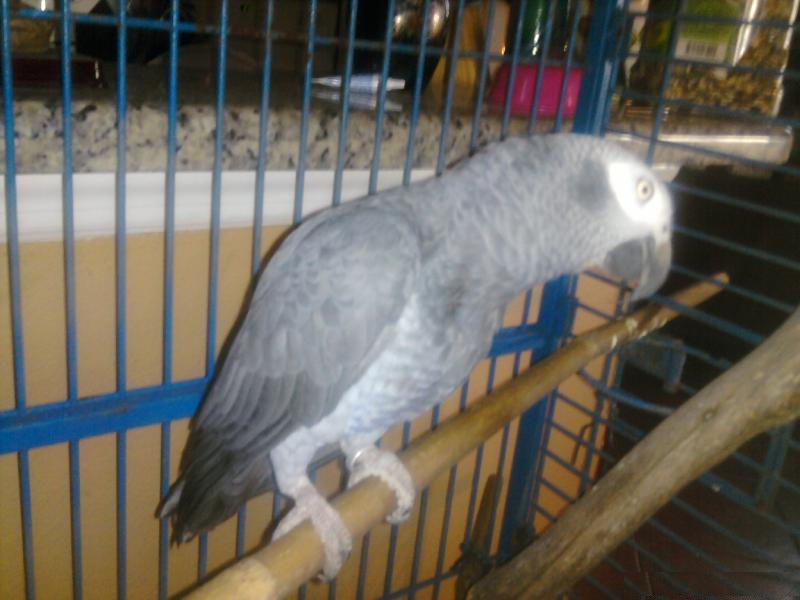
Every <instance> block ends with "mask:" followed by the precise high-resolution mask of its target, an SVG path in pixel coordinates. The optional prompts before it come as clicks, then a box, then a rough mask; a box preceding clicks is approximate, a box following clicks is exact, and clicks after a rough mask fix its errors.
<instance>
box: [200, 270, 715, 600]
mask: <svg viewBox="0 0 800 600" xmlns="http://www.w3.org/2000/svg"><path fill="white" fill-rule="evenodd" d="M716 280H717V282H718V283H716V284H715V283H699V284H696V285H694V286H692V287H689V288H687V289H685V290H683V291H681V292H679V293H677V294H675V295H674V296H672V299H673V300H674V301H675V302H677V303H680V304H683V305H688V306H694V305H697V304H699V303H701V302H703V301H705V300H707V299H708V298H710V297H712V296H713V295H715V294H716V293H718V292H719V291H720V289H721V287H720V284H724V283H727V281H728V278H727V276H726V275H724V274H721V275H718V276H717V277H716ZM677 314H678V313H677V312H676V311H675V310H672V309H670V308H665V307H660V306H656V305H648V306H646V307H645V308H643V309H641V310H638V311H636V312H634V313H632V314H630V315H627V316H626V317H624V318H622V319H620V320H618V321H614V322H611V323H608V324H607V325H604V326H602V327H599V328H597V329H594V330H592V331H590V332H587V333H584V334H582V335H580V336H578V337H576V338H575V339H573V340H572V341H571V342H570V343H569V344H567V345H566V346H565V347H564V348H562V349H561V350H559V351H558V352H556V353H554V354H552V355H551V356H549V357H547V358H545V359H544V360H542V361H541V362H539V363H537V364H536V365H534V366H533V367H531V368H530V369H529V370H528V371H526V372H525V373H523V374H522V375H520V376H519V377H517V378H516V379H514V380H513V381H510V382H508V383H506V384H505V385H503V386H500V387H498V388H497V389H495V391H494V392H492V393H491V394H490V395H489V396H488V397H486V398H485V399H484V400H481V401H480V402H477V403H475V404H472V405H471V406H470V407H469V408H468V409H467V410H466V411H464V412H463V413H462V414H460V415H458V416H456V417H453V418H451V419H448V420H447V421H446V422H444V423H443V424H442V425H440V426H439V427H438V428H437V429H436V430H435V431H433V432H431V433H428V434H426V435H424V436H422V437H421V438H420V439H418V440H416V441H415V442H414V443H413V444H411V445H410V446H409V447H408V449H407V450H405V451H404V452H403V453H402V454H400V459H401V460H402V461H403V464H404V465H405V466H406V468H407V469H408V471H409V473H410V474H411V476H412V478H413V480H414V485H415V486H416V488H417V490H421V489H423V488H425V487H426V486H428V485H429V484H430V483H431V482H432V481H433V480H434V479H435V478H436V476H437V475H439V474H440V473H441V472H442V471H444V470H445V469H447V468H449V467H450V466H451V465H453V464H455V463H456V462H458V461H459V460H460V459H461V458H463V457H464V456H465V455H466V454H467V453H469V452H470V451H472V450H474V449H475V448H476V447H477V446H478V445H480V444H481V442H483V441H484V440H486V439H487V438H489V437H490V436H491V435H492V434H494V433H495V432H496V431H498V430H499V429H501V428H502V427H503V426H504V425H506V424H507V423H509V422H510V421H512V420H513V419H514V418H516V417H518V416H520V415H521V414H522V413H523V412H525V411H526V410H527V409H528V408H530V407H531V406H533V405H534V404H535V403H536V402H537V401H538V400H539V399H540V398H541V397H542V396H544V395H545V394H547V393H548V392H549V391H550V390H552V389H553V388H554V387H556V386H557V385H558V384H560V383H561V382H562V381H564V380H565V379H567V378H568V377H570V376H571V375H572V374H574V373H575V372H576V371H578V370H579V369H581V368H583V367H584V366H585V365H586V364H587V363H589V362H590V361H591V360H592V359H594V358H596V357H598V356H601V355H603V354H605V353H607V352H609V351H610V350H612V349H613V348H615V347H616V346H617V345H619V344H621V343H623V342H625V341H627V340H630V339H634V338H640V337H642V336H645V335H647V334H648V333H650V332H651V331H652V330H654V329H656V328H658V327H661V326H663V325H664V323H666V322H667V321H669V320H670V319H672V318H674V317H675V316H677ZM331 504H332V505H333V507H334V508H335V509H336V510H337V511H339V514H340V515H341V516H342V519H343V521H344V523H345V525H347V527H348V529H349V530H350V533H351V534H352V535H353V538H356V539H357V538H359V537H361V536H363V535H364V534H365V533H367V532H368V531H369V530H370V529H371V528H372V527H375V526H376V525H378V524H380V523H381V522H382V521H383V520H384V518H385V517H386V515H388V514H390V513H391V512H392V511H393V510H394V505H395V496H394V492H392V490H391V489H390V488H389V487H388V486H387V485H386V484H384V483H383V482H381V481H380V480H379V479H377V478H375V477H370V478H368V479H366V480H364V481H362V482H361V483H360V484H358V485H356V486H354V487H353V488H351V489H349V490H347V491H346V492H344V493H342V494H340V495H339V496H337V497H336V498H335V499H334V500H333V501H332V502H331ZM321 567H322V544H321V542H320V540H319V538H318V537H317V534H316V533H315V532H314V529H313V527H312V526H311V525H310V523H308V522H305V523H303V524H301V525H300V526H298V527H296V528H295V529H294V530H292V531H291V532H290V533H288V534H287V535H286V536H284V537H283V538H281V539H279V540H277V541H276V542H274V543H272V544H270V545H268V546H266V547H264V548H261V549H259V550H256V551H255V552H253V553H252V554H250V555H249V556H247V557H245V558H243V559H242V560H241V561H239V562H238V563H236V564H235V565H233V566H231V567H230V568H228V569H226V570H225V571H223V572H222V573H220V574H219V575H217V576H216V577H214V578H213V579H211V580H210V581H208V582H207V583H205V584H204V585H203V586H201V587H200V588H198V589H196V590H195V591H194V592H192V593H191V594H190V596H189V597H190V598H194V599H202V598H208V599H214V600H216V599H217V598H237V599H241V600H246V599H249V598H253V599H258V600H264V599H265V598H269V599H273V598H283V597H285V596H287V595H289V594H291V593H292V592H294V591H295V590H296V589H297V587H298V586H300V585H302V584H303V583H305V582H306V581H308V580H309V579H310V578H311V577H313V576H314V575H316V574H317V573H318V572H319V571H320V569H321Z"/></svg>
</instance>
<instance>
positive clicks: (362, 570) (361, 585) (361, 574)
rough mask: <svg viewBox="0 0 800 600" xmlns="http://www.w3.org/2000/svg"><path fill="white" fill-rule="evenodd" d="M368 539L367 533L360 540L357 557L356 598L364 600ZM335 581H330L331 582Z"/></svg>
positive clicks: (367, 563)
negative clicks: (359, 550)
mask: <svg viewBox="0 0 800 600" xmlns="http://www.w3.org/2000/svg"><path fill="white" fill-rule="evenodd" d="M369 539H370V535H369V533H367V534H366V535H364V538H363V539H362V540H361V556H360V557H359V559H358V588H357V589H356V600H364V590H365V589H366V586H367V568H368V565H369ZM333 583H336V581H333V582H331V584H333Z"/></svg>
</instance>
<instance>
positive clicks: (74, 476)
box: [69, 441, 83, 600]
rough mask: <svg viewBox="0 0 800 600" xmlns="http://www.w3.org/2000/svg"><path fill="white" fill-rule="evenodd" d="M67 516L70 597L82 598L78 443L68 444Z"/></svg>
mask: <svg viewBox="0 0 800 600" xmlns="http://www.w3.org/2000/svg"><path fill="white" fill-rule="evenodd" d="M69 499H70V502H69V516H70V533H71V540H70V542H71V550H72V597H73V599H74V600H80V599H81V598H83V567H82V551H81V466H80V445H79V442H78V441H72V442H70V443H69Z"/></svg>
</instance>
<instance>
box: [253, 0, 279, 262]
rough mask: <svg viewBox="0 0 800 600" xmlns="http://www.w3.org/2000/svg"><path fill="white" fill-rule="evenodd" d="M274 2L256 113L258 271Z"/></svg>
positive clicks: (255, 242)
mask: <svg viewBox="0 0 800 600" xmlns="http://www.w3.org/2000/svg"><path fill="white" fill-rule="evenodd" d="M274 7H275V3H274V1H273V0H267V16H266V19H265V20H264V61H263V64H262V67H261V69H262V71H261V105H260V107H259V115H258V162H257V164H256V197H255V208H254V213H253V256H252V261H251V267H250V272H251V273H252V275H256V273H258V269H259V266H260V265H261V229H262V226H263V219H264V177H265V175H266V169H267V134H268V130H269V96H270V87H271V81H272V80H271V75H272V19H273V15H274V10H273V9H274Z"/></svg>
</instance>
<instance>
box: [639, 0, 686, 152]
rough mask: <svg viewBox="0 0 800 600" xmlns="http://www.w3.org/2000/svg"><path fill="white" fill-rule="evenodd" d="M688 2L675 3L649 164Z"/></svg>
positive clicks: (652, 134)
mask: <svg viewBox="0 0 800 600" xmlns="http://www.w3.org/2000/svg"><path fill="white" fill-rule="evenodd" d="M685 5H686V0H679V1H678V2H676V3H675V13H674V15H673V16H674V18H673V20H672V26H671V27H670V32H669V50H668V52H667V56H666V58H665V63H664V78H663V79H662V81H661V86H660V88H659V90H658V101H657V102H656V110H655V121H654V122H653V129H652V131H651V132H650V144H649V146H648V148H647V164H652V163H653V158H654V157H655V154H656V142H657V141H658V136H659V134H660V133H661V124H662V123H663V122H664V114H665V107H666V97H667V88H668V87H669V82H670V79H671V78H672V65H673V64H674V63H673V57H674V56H675V48H676V47H677V45H678V21H677V17H678V15H682V14H683V13H684V7H685Z"/></svg>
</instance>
